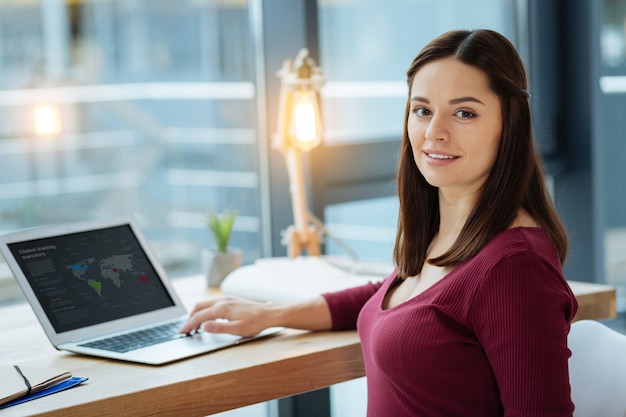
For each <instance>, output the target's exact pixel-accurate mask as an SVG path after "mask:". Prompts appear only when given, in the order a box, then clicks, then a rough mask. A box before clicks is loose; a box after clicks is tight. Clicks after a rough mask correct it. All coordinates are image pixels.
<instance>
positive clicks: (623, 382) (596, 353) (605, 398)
mask: <svg viewBox="0 0 626 417" xmlns="http://www.w3.org/2000/svg"><path fill="white" fill-rule="evenodd" d="M568 345H569V348H570V350H571V351H572V356H571V358H570V360H569V371H570V384H571V386H572V401H573V402H574V406H575V407H576V408H575V410H574V417H626V335H624V334H622V333H619V332H617V331H615V330H613V329H611V328H609V327H607V326H606V325H604V324H602V323H600V322H597V321H594V320H581V321H577V322H574V323H573V324H572V328H571V330H570V334H569V336H568Z"/></svg>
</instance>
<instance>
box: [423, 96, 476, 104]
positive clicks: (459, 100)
mask: <svg viewBox="0 0 626 417" xmlns="http://www.w3.org/2000/svg"><path fill="white" fill-rule="evenodd" d="M411 101H419V102H422V103H426V104H430V101H429V100H428V99H427V98H426V97H422V96H414V97H411ZM468 101H469V102H473V103H479V104H482V105H483V106H484V105H485V103H483V102H482V101H480V100H479V99H477V98H476V97H472V96H465V97H459V98H455V99H452V100H450V102H449V103H450V104H459V103H466V102H468Z"/></svg>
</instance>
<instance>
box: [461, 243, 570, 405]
mask: <svg viewBox="0 0 626 417" xmlns="http://www.w3.org/2000/svg"><path fill="white" fill-rule="evenodd" d="M574 312H575V307H574V304H573V303H572V296H571V294H570V292H569V288H568V287H567V284H566V283H565V282H564V281H563V279H562V278H561V277H560V275H559V273H558V271H555V270H554V268H553V267H552V266H551V265H549V264H546V263H545V262H543V261H542V260H541V259H539V258H538V257H537V256H535V255H533V254H531V253H522V254H519V255H516V256H515V257H513V258H509V259H507V260H506V261H505V262H500V263H499V264H498V265H496V266H495V267H494V268H493V269H492V270H491V271H490V272H489V276H488V278H487V279H485V280H484V282H483V285H482V286H481V288H480V289H479V290H478V291H477V293H476V296H475V297H474V301H473V303H472V306H471V315H470V322H471V323H472V325H473V328H474V331H475V332H476V335H477V337H478V339H479V341H480V343H481V345H482V346H483V348H484V349H485V353H486V355H487V358H488V360H489V363H490V364H491V367H492V369H493V372H494V375H495V378H496V381H497V383H498V387H499V390H500V399H501V401H502V405H503V407H504V411H505V413H504V415H505V416H506V417H522V416H524V417H527V416H546V417H547V416H570V415H571V413H572V411H573V405H572V402H571V400H570V391H569V383H568V381H569V376H568V375H569V374H568V358H569V356H570V354H571V353H570V351H569V349H568V347H567V333H568V329H569V322H570V321H571V320H572V318H573V315H574Z"/></svg>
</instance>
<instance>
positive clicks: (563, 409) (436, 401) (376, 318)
mask: <svg viewBox="0 0 626 417" xmlns="http://www.w3.org/2000/svg"><path fill="white" fill-rule="evenodd" d="M394 279H396V274H395V273H394V274H393V275H391V276H390V277H388V278H387V279H386V280H385V281H383V282H381V283H374V284H368V285H365V286H362V287H358V288H354V289H349V290H345V291H340V292H336V293H329V294H324V297H325V298H326V300H327V302H328V305H329V306H330V309H331V314H332V318H333V326H334V328H335V329H346V328H355V327H358V331H359V335H360V338H361V344H362V349H363V356H364V361H365V368H366V375H367V384H368V416H370V417H380V416H387V417H400V416H411V417H414V416H420V417H465V416H467V417H474V416H475V417H491V416H506V417H539V416H542V417H548V416H549V417H571V415H572V411H573V404H572V402H571V399H570V386H569V376H568V358H569V356H570V351H569V349H568V347H567V333H568V332H569V325H570V321H571V320H572V318H573V317H574V314H575V313H576V309H577V303H576V299H575V297H574V295H573V294H572V292H571V290H570V288H569V285H568V284H567V282H566V281H565V278H564V277H563V273H562V270H561V265H560V262H559V258H558V256H557V254H556V251H555V250H554V247H553V246H552V244H551V242H550V240H549V238H548V237H547V235H546V234H545V233H544V232H543V230H541V229H539V228H515V229H509V230H505V231H503V232H502V233H500V234H499V235H498V236H496V237H495V238H494V239H493V240H492V241H491V242H490V243H489V244H488V245H487V246H486V247H485V248H484V249H483V250H482V251H481V252H480V253H479V254H478V255H476V256H475V257H474V258H472V259H471V260H469V261H467V262H465V263H463V264H461V265H459V266H458V267H456V268H455V269H454V270H453V271H452V272H451V273H449V274H448V275H446V276H445V277H444V278H443V279H441V280H440V281H438V282H437V283H435V284H434V285H432V286H431V287H430V288H428V289H426V290H425V291H424V292H422V293H421V294H418V295H417V296H415V297H413V298H411V299H409V300H407V301H406V302H404V303H402V304H400V305H398V306H395V307H393V308H390V309H387V310H383V309H382V305H383V298H384V295H385V294H386V293H387V291H388V290H389V286H390V285H391V284H392V282H393V281H394ZM357 318H358V320H357ZM357 321H358V326H357Z"/></svg>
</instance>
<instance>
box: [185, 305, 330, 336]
mask: <svg viewBox="0 0 626 417" xmlns="http://www.w3.org/2000/svg"><path fill="white" fill-rule="evenodd" d="M274 326H284V327H291V328H297V329H305V330H328V329H330V328H331V326H332V321H331V317H330V311H329V309H328V305H327V304H326V301H325V300H324V298H322V297H316V298H314V299H312V300H309V301H305V302H299V303H290V304H279V303H271V302H268V303H262V302H257V301H251V300H246V299H243V298H237V297H226V298H219V299H215V300H207V301H204V302H201V303H198V304H196V306H195V307H194V308H193V310H192V311H191V313H190V315H189V321H188V322H187V323H186V324H185V325H184V326H183V327H182V328H181V329H180V332H181V333H192V332H195V331H198V330H204V331H207V332H211V333H230V334H236V335H239V336H244V337H248V336H254V335H255V334H257V333H259V332H261V331H262V330H264V329H266V328H268V327H274Z"/></svg>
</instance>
